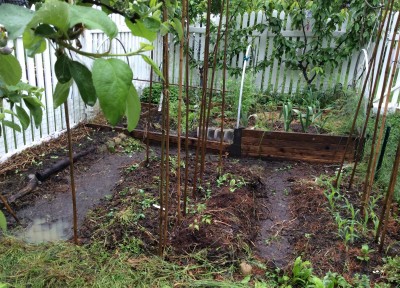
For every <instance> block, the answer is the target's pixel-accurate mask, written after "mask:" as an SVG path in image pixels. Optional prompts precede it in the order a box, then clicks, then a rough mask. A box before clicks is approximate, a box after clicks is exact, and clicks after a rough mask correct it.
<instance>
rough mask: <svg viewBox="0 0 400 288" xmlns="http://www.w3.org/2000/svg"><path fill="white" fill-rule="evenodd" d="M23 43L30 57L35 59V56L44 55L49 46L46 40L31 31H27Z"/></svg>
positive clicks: (23, 36)
mask: <svg viewBox="0 0 400 288" xmlns="http://www.w3.org/2000/svg"><path fill="white" fill-rule="evenodd" d="M22 41H23V43H24V47H25V49H26V50H27V54H28V56H29V57H33V56H34V55H35V54H39V53H42V52H43V51H44V50H46V46H47V44H46V41H45V40H44V38H43V37H41V36H38V35H35V32H33V31H32V30H30V29H27V30H25V32H24V34H23V35H22Z"/></svg>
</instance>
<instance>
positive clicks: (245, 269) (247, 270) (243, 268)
mask: <svg viewBox="0 0 400 288" xmlns="http://www.w3.org/2000/svg"><path fill="white" fill-rule="evenodd" d="M252 270H253V267H251V265H250V264H248V263H246V262H245V261H243V262H242V263H240V272H242V274H243V275H244V276H247V275H251V271H252Z"/></svg>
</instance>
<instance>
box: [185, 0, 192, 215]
mask: <svg viewBox="0 0 400 288" xmlns="http://www.w3.org/2000/svg"><path fill="white" fill-rule="evenodd" d="M185 2H186V5H185V13H184V14H185V16H186V18H188V16H187V15H188V11H189V1H187V0H186V1H185ZM189 32H190V31H189V19H186V53H185V58H186V59H185V91H186V115H185V116H186V126H185V128H186V133H185V188H184V190H183V215H186V205H187V190H188V182H189V109H190V103H189Z"/></svg>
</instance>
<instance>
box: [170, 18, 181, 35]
mask: <svg viewBox="0 0 400 288" xmlns="http://www.w3.org/2000/svg"><path fill="white" fill-rule="evenodd" d="M172 21H173V23H172V26H173V27H174V29H175V31H176V33H178V37H179V40H181V39H182V37H183V29H182V23H181V21H180V20H179V19H178V18H174V19H172Z"/></svg>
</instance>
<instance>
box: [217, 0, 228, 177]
mask: <svg viewBox="0 0 400 288" xmlns="http://www.w3.org/2000/svg"><path fill="white" fill-rule="evenodd" d="M228 18H229V0H226V16H225V35H224V36H225V37H224V60H223V64H222V65H223V69H222V104H221V105H222V106H221V134H220V138H219V161H218V174H219V176H221V175H222V142H223V140H224V122H225V88H226V54H227V53H226V50H227V47H228V31H229V30H228V29H229V27H228Z"/></svg>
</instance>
